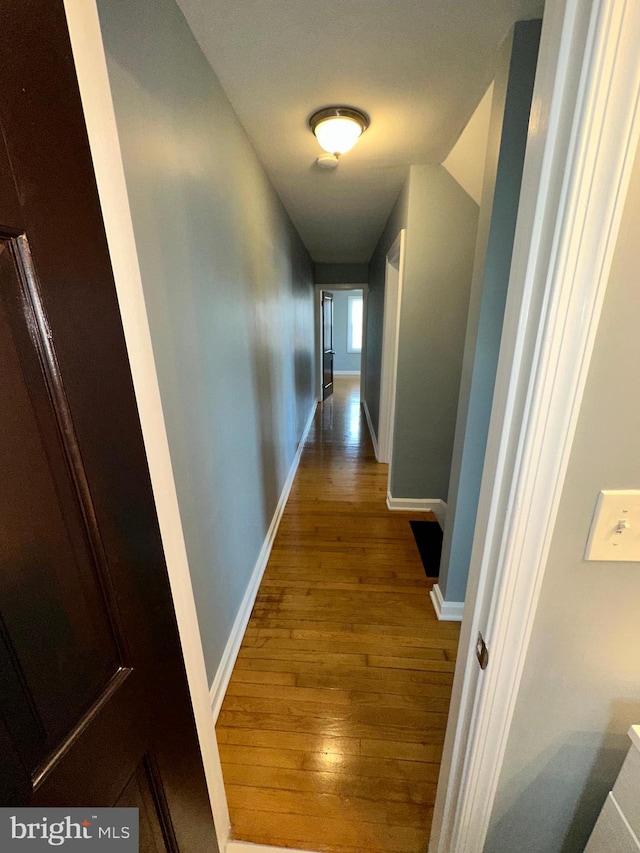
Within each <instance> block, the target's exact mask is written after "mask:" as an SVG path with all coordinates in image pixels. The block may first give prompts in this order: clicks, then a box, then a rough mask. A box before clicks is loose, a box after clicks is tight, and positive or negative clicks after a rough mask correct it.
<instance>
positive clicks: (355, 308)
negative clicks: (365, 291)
mask: <svg viewBox="0 0 640 853" xmlns="http://www.w3.org/2000/svg"><path fill="white" fill-rule="evenodd" d="M362 309H363V302H362V296H349V298H348V302H347V352H362Z"/></svg>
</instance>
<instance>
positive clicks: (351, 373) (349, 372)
mask: <svg viewBox="0 0 640 853" xmlns="http://www.w3.org/2000/svg"><path fill="white" fill-rule="evenodd" d="M333 375H334V376H360V371H359V370H334V371H333Z"/></svg>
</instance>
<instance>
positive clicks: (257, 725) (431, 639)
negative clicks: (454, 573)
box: [216, 376, 459, 853]
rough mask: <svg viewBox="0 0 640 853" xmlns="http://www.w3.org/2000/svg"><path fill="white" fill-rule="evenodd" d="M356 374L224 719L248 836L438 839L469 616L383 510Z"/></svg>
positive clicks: (298, 489) (332, 841)
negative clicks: (442, 594) (460, 616)
mask: <svg viewBox="0 0 640 853" xmlns="http://www.w3.org/2000/svg"><path fill="white" fill-rule="evenodd" d="M386 490H387V466H386V465H381V464H379V463H378V462H376V460H375V456H374V454H373V449H372V446H371V441H370V438H369V435H368V431H367V427H366V423H365V420H364V416H363V414H362V411H361V408H360V401H359V378H358V377H347V376H338V377H337V378H336V380H335V393H334V396H333V398H330V399H329V400H327V401H326V402H325V403H324V404H322V405H320V406H319V407H318V411H317V413H316V417H315V421H314V424H313V427H312V430H311V432H310V435H309V438H308V440H307V444H306V446H305V449H304V452H303V455H302V459H301V463H300V467H299V469H298V474H297V477H296V481H295V483H294V486H293V489H292V492H291V495H290V497H289V501H288V504H287V507H286V509H285V513H284V516H283V518H282V522H281V524H280V528H279V530H278V534H277V537H276V541H275V544H274V547H273V550H272V553H271V557H270V559H269V563H268V566H267V569H266V572H265V575H264V579H263V581H262V584H261V587H260V591H259V593H258V597H257V600H256V603H255V607H254V609H253V613H252V615H251V620H250V622H249V626H248V628H247V632H246V635H245V638H244V640H243V643H242V647H241V650H240V653H239V656H238V660H237V662H236V665H235V668H234V671H233V675H232V678H231V681H230V684H229V688H228V690H227V694H226V698H225V701H224V704H223V706H222V710H221V713H220V716H219V719H218V723H217V727H216V732H217V738H218V743H219V745H220V753H221V759H222V768H223V775H224V780H225V789H226V793H227V799H228V802H229V809H230V813H231V819H232V825H233V829H232V837H233V838H234V839H236V840H243V841H252V842H255V843H262V844H272V845H279V846H283V847H295V848H304V849H309V850H315V851H330V852H331V853H356V851H357V853H360V851H362V853H364V851H389V853H391V851H397V852H398V853H401V851H402V853H418V851H424V850H425V849H426V843H427V839H428V836H429V829H430V824H431V815H432V807H433V802H434V798H435V791H436V783H437V779H438V772H439V762H440V756H441V751H442V743H443V739H444V731H445V727H446V722H447V712H448V706H449V699H450V692H451V684H452V680H453V669H454V662H455V654H456V646H457V639H458V634H459V625H458V624H456V623H447V622H444V623H439V622H438V621H437V619H436V617H435V615H434V613H433V608H432V606H431V602H430V600H429V594H428V593H429V589H430V587H431V581H428V580H427V579H426V578H425V574H424V570H423V568H422V564H421V562H420V558H419V555H418V551H417V547H416V545H415V542H414V539H413V535H412V532H411V528H410V525H409V523H408V521H409V519H410V518H427V517H428V516H425V515H424V514H422V515H421V514H419V513H418V514H415V513H405V512H390V511H389V510H388V509H387V508H386V502H385V499H386Z"/></svg>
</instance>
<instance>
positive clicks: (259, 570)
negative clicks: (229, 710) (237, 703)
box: [209, 402, 318, 725]
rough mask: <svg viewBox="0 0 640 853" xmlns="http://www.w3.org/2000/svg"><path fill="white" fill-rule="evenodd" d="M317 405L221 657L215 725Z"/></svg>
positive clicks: (213, 704)
mask: <svg viewBox="0 0 640 853" xmlns="http://www.w3.org/2000/svg"><path fill="white" fill-rule="evenodd" d="M317 405H318V404H317V402H314V404H313V408H312V409H311V414H310V415H309V419H308V421H307V423H306V425H305V428H304V430H303V433H302V436H301V438H300V443H299V444H298V449H297V451H296V455H295V456H294V458H293V462H292V463H291V468H290V469H289V474H288V475H287V479H286V481H285V484H284V486H283V487H282V493H281V494H280V500H279V501H278V506H277V507H276V511H275V513H274V514H273V518H272V519H271V524H270V525H269V530H268V531H267V535H266V538H265V540H264V543H263V545H262V548H261V549H260V554H259V555H258V560H257V562H256V564H255V567H254V569H253V572H252V573H251V578H250V580H249V583H248V585H247V589H246V591H245V594H244V597H243V599H242V602H241V604H240V608H239V610H238V615H237V616H236V618H235V621H234V623H233V627H232V629H231V633H230V635H229V639H228V640H227V645H226V646H225V649H224V652H223V654H222V660H221V661H220V665H219V666H218V670H217V672H216V674H215V677H214V679H213V683H212V685H211V688H210V690H209V697H210V699H211V711H212V713H213V722H214V725H215V723H216V721H217V719H218V714H219V713H220V707H221V705H222V701H223V699H224V694H225V693H226V692H227V687H228V685H229V679H230V678H231V673H232V672H233V667H234V665H235V662H236V658H237V657H238V652H239V651H240V646H241V644H242V638H243V637H244V632H245V631H246V629H247V623H248V622H249V617H250V616H251V610H252V609H253V605H254V602H255V600H256V596H257V594H258V589H259V587H260V582H261V581H262V576H263V574H264V570H265V569H266V567H267V563H268V561H269V555H270V554H271V549H272V548H273V542H274V539H275V538H276V533H277V532H278V525H279V524H280V519H281V518H282V513H283V512H284V508H285V506H286V505H287V500H288V498H289V493H290V492H291V487H292V486H293V481H294V479H295V476H296V472H297V470H298V465H299V464H300V457H301V456H302V451H303V449H304V445H305V442H306V440H307V436H308V435H309V430H310V429H311V424H312V423H313V417H314V415H315V413H316V406H317Z"/></svg>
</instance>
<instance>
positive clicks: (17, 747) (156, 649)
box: [0, 0, 217, 851]
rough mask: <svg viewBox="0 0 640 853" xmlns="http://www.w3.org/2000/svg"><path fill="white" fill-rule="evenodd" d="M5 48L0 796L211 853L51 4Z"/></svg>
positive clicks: (12, 32)
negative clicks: (135, 825)
mask: <svg viewBox="0 0 640 853" xmlns="http://www.w3.org/2000/svg"><path fill="white" fill-rule="evenodd" d="M0 56H2V62H1V63H0V84H1V86H2V98H0V124H1V126H2V128H1V129H2V137H1V140H3V141H0V489H1V494H2V497H3V499H2V501H1V502H0V749H1V750H2V761H1V762H0V797H1V798H2V799H1V802H2V804H5V805H8V804H28V803H31V804H34V805H36V804H37V805H43V806H45V805H52V806H53V805H61V806H81V805H93V806H112V805H115V804H116V803H122V804H127V803H130V802H133V801H134V800H135V801H136V803H137V802H143V803H144V804H145V808H144V821H145V822H146V823H145V829H144V833H145V835H144V838H145V845H146V846H145V847H143V848H141V849H145V850H146V849H149V850H185V851H187V850H204V849H207V850H212V851H215V850H217V845H216V841H215V833H214V828H213V822H212V817H211V810H210V805H209V798H208V794H207V790H206V785H205V781H204V773H203V769H202V762H201V758H200V754H199V748H198V742H197V737H196V733H195V724H194V720H193V714H192V710H191V706H190V701H189V694H188V689H187V684H186V677H185V672H184V665H183V661H182V656H181V651H180V645H179V640H178V634H177V627H176V623H175V614H174V611H173V606H172V601H171V594H170V588H169V583H168V577H167V572H166V566H165V563H164V555H163V551H162V544H161V540H160V534H159V530H158V524H157V519H156V514H155V507H154V503H153V497H152V492H151V486H150V482H149V474H148V469H147V465H146V458H145V453H144V446H143V443H142V436H141V432H140V425H139V421H138V415H137V409H136V401H135V396H134V393H133V387H132V383H131V376H130V371H129V365H128V361H127V353H126V347H125V344H124V337H123V332H122V325H121V321H120V315H119V310H118V304H117V299H116V293H115V288H114V284H113V279H112V274H111V266H110V261H109V255H108V250H107V245H106V239H105V235H104V229H103V225H102V219H101V215H100V207H99V201H98V196H97V191H96V187H95V179H94V175H93V170H92V164H91V156H90V152H89V147H88V143H87V138H86V131H85V128H84V121H83V115H82V108H81V103H80V98H79V93H78V88H77V82H76V79H75V71H74V67H73V62H72V58H71V48H70V45H69V39H68V34H67V29H66V21H65V15H64V8H63V5H62V2H61V0H53V2H50V3H47V4H45V5H43V4H42V3H41V2H39V0H23V2H20V3H7V4H2V5H0ZM142 822H143V821H142V818H141V825H142ZM152 845H155V846H152Z"/></svg>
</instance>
